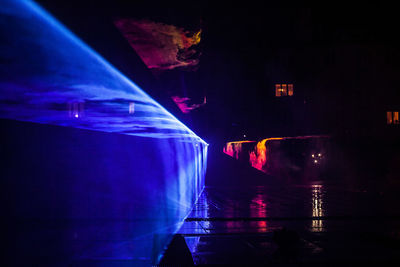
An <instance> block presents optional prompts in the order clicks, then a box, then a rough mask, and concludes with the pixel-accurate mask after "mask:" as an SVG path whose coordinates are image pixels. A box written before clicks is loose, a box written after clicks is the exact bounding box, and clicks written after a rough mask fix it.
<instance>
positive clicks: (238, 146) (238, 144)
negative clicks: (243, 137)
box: [223, 141, 255, 159]
mask: <svg viewBox="0 0 400 267" xmlns="http://www.w3.org/2000/svg"><path fill="white" fill-rule="evenodd" d="M243 143H255V141H235V142H228V143H226V145H225V147H224V149H223V151H224V153H225V154H227V155H229V156H231V157H232V158H235V159H239V154H240V153H241V152H242V144H243Z"/></svg>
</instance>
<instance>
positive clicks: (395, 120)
mask: <svg viewBox="0 0 400 267" xmlns="http://www.w3.org/2000/svg"><path fill="white" fill-rule="evenodd" d="M393 123H394V124H399V123H400V122H399V112H398V111H395V112H393Z"/></svg>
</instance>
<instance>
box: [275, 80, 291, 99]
mask: <svg viewBox="0 0 400 267" xmlns="http://www.w3.org/2000/svg"><path fill="white" fill-rule="evenodd" d="M292 95H293V84H286V83H283V84H279V83H277V84H275V96H277V97H280V96H292Z"/></svg>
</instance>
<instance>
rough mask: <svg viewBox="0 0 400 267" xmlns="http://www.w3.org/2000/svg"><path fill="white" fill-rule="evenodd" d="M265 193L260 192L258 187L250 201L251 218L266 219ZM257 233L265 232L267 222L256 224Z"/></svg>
mask: <svg viewBox="0 0 400 267" xmlns="http://www.w3.org/2000/svg"><path fill="white" fill-rule="evenodd" d="M264 197H265V193H264V192H263V191H262V190H261V188H260V187H258V188H257V194H256V195H255V197H254V198H253V199H252V200H251V203H250V216H251V217H252V218H266V217H267V204H266V202H265V199H264ZM257 231H258V232H261V233H263V232H266V231H267V222H266V221H258V222H257Z"/></svg>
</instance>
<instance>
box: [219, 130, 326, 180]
mask: <svg viewBox="0 0 400 267" xmlns="http://www.w3.org/2000/svg"><path fill="white" fill-rule="evenodd" d="M327 137H329V136H328V135H308V136H295V137H271V138H266V139H263V140H261V141H259V142H257V144H256V145H255V146H254V148H253V149H250V150H246V151H243V148H242V143H249V142H254V141H236V142H228V143H226V145H225V147H224V149H223V151H224V153H225V154H227V155H229V156H231V157H233V158H236V159H239V155H240V154H242V153H248V155H249V163H250V164H251V166H252V167H253V168H256V169H258V170H260V171H262V172H265V173H268V172H269V171H268V170H269V169H271V167H272V166H269V165H270V164H272V163H271V162H272V161H271V159H270V158H269V154H270V153H271V146H268V143H269V142H273V141H280V140H290V139H299V140H300V139H310V138H327Z"/></svg>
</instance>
